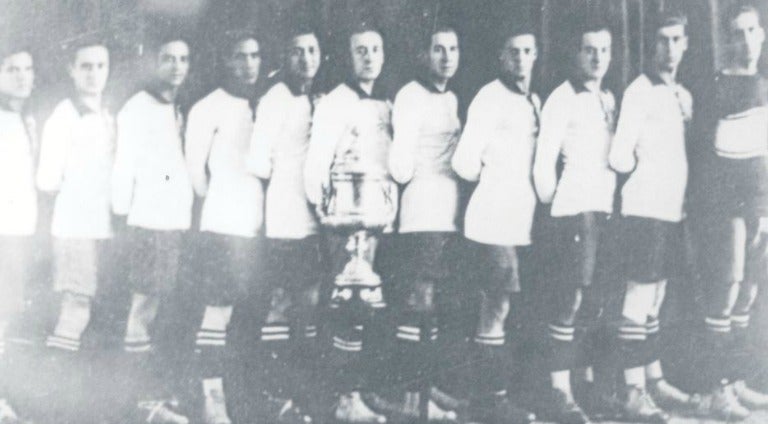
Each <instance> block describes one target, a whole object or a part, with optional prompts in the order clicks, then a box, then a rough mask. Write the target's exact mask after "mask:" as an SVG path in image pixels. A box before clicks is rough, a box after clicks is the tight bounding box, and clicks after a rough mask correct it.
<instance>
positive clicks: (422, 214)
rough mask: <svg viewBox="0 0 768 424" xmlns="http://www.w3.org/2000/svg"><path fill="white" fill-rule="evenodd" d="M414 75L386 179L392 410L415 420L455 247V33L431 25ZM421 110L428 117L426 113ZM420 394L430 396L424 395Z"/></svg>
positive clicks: (400, 99)
mask: <svg viewBox="0 0 768 424" xmlns="http://www.w3.org/2000/svg"><path fill="white" fill-rule="evenodd" d="M419 58H420V59H421V63H420V68H421V69H420V74H419V75H417V77H416V79H415V80H413V81H411V82H409V83H408V84H406V85H405V86H404V87H403V88H401V89H400V91H399V92H398V93H397V96H395V102H394V106H393V109H392V127H393V140H392V147H391V149H390V151H389V158H388V166H389V172H390V174H391V175H392V177H393V178H394V180H395V181H397V182H398V183H399V184H401V185H402V196H401V202H400V211H399V221H398V222H399V225H398V234H397V235H395V236H394V243H395V245H396V246H397V248H396V250H397V252H398V257H399V258H401V259H400V260H399V261H398V263H397V266H398V267H399V268H400V269H399V270H398V272H397V278H396V281H395V282H393V284H395V285H396V286H397V291H396V293H393V294H394V296H393V297H392V302H391V306H392V311H393V312H394V315H396V316H395V317H394V320H393V322H392V325H394V326H396V331H395V337H396V345H395V346H396V348H395V355H394V358H393V360H394V362H393V364H392V366H393V367H394V369H395V370H396V372H397V373H398V375H397V376H396V378H395V380H396V382H395V384H396V385H397V386H396V387H397V388H398V389H399V390H398V393H397V394H396V396H397V397H398V399H397V402H396V404H397V405H398V406H399V407H398V408H397V409H396V410H395V411H393V412H397V413H398V414H400V415H404V416H406V417H410V418H411V419H416V418H417V417H418V414H419V404H420V400H421V399H420V393H419V391H420V388H421V387H422V386H427V387H431V390H430V391H434V390H436V388H434V387H432V386H434V385H436V383H437V382H436V381H435V379H434V377H435V376H433V375H431V374H432V371H431V370H433V371H434V372H435V373H439V372H440V370H439V369H438V368H437V366H438V365H439V364H441V363H444V362H443V361H441V360H440V356H441V355H440V350H439V349H438V348H437V347H438V345H437V344H436V338H437V337H438V327H439V323H438V320H437V316H438V310H437V304H436V297H437V294H436V293H437V292H438V291H440V292H442V291H444V290H445V287H446V283H447V282H448V279H449V278H450V271H449V269H450V265H451V262H452V260H453V259H454V256H455V254H454V251H455V247H456V242H457V239H456V234H455V233H456V221H457V220H458V219H457V214H458V210H459V187H458V179H457V178H456V174H455V173H454V172H453V170H452V169H451V156H452V155H453V151H454V149H455V147H456V143H457V142H458V137H459V134H460V131H461V122H460V121H459V116H458V100H457V98H456V95H455V94H454V92H453V91H452V90H451V89H450V88H449V87H448V84H449V82H450V80H451V78H453V76H454V75H455V74H456V71H457V70H458V66H459V38H458V35H457V32H456V30H455V29H453V28H451V27H449V26H440V25H438V26H436V27H435V28H434V29H433V30H432V31H431V33H430V34H429V35H428V36H427V37H425V40H424V42H423V45H422V46H421V51H420V54H419ZM423 110H429V111H431V112H430V113H429V114H424V113H423V112H422V111H423ZM422 393H425V394H426V393H429V391H425V392H422ZM425 402H427V414H428V416H429V417H430V419H432V420H435V419H455V416H456V413H455V411H450V409H451V408H452V407H454V406H452V405H445V404H442V405H439V404H437V403H436V402H435V401H434V400H433V399H428V400H425Z"/></svg>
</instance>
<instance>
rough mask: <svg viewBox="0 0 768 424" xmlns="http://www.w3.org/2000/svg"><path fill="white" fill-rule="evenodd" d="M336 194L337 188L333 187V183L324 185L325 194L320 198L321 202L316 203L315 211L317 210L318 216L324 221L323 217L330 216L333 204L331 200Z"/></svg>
mask: <svg viewBox="0 0 768 424" xmlns="http://www.w3.org/2000/svg"><path fill="white" fill-rule="evenodd" d="M335 195H336V189H335V188H334V187H332V186H331V185H328V186H325V185H324V186H323V195H322V198H321V199H320V203H319V204H317V205H315V211H316V212H317V216H318V217H319V218H320V220H321V221H322V220H323V219H325V218H327V217H328V208H329V207H330V205H331V202H332V201H333V199H334V198H335Z"/></svg>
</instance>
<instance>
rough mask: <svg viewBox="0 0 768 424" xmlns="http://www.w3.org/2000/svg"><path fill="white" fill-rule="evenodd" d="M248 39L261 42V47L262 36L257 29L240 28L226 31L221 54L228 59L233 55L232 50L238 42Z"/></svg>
mask: <svg viewBox="0 0 768 424" xmlns="http://www.w3.org/2000/svg"><path fill="white" fill-rule="evenodd" d="M246 40H254V41H256V42H257V43H259V48H261V36H260V34H258V33H257V32H256V31H255V30H253V29H250V28H238V29H233V30H230V31H226V32H225V33H224V40H223V43H222V49H221V55H222V57H223V58H224V59H228V58H229V57H230V56H231V55H232V50H233V49H234V48H235V46H236V45H237V44H238V43H241V42H243V41H246Z"/></svg>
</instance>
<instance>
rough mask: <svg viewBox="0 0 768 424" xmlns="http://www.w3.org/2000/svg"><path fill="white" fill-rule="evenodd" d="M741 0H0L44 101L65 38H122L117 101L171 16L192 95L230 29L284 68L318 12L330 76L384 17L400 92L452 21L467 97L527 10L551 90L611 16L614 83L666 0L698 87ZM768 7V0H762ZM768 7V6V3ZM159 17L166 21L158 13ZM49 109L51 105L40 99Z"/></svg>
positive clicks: (639, 50)
mask: <svg viewBox="0 0 768 424" xmlns="http://www.w3.org/2000/svg"><path fill="white" fill-rule="evenodd" d="M733 3H735V1H734V0H250V1H248V0H215V1H214V0H184V1H178V0H58V1H55V2H52V1H48V0H0V5H2V6H3V7H1V8H0V10H3V17H2V18H1V19H2V20H3V21H4V24H3V30H2V31H5V32H10V33H12V34H14V35H19V34H24V35H26V36H27V39H28V40H29V41H30V42H31V43H32V44H33V45H34V46H35V47H36V48H37V53H38V54H37V67H38V71H39V72H38V75H39V79H38V82H39V84H38V86H39V88H40V89H39V90H38V92H37V98H38V100H40V102H41V104H42V105H44V106H47V105H48V104H49V103H51V102H54V101H56V99H57V98H59V97H61V96H62V95H64V93H65V89H66V87H67V83H68V81H67V78H66V76H65V73H64V72H63V70H64V62H63V56H64V55H63V50H62V45H66V43H67V42H68V41H70V40H72V39H76V38H77V37H78V36H80V35H81V34H87V33H97V34H101V35H103V36H104V37H105V38H107V39H108V40H109V41H110V42H111V43H112V46H113V62H114V65H113V78H112V83H111V85H110V90H111V93H112V94H113V97H114V103H116V106H117V105H119V104H120V103H121V102H122V101H123V100H124V99H125V97H126V96H127V95H128V94H130V92H132V91H134V90H135V89H136V88H137V86H138V85H139V84H140V83H141V77H140V76H141V75H142V72H140V71H137V69H138V68H137V65H138V63H139V62H140V61H139V53H140V51H141V48H140V45H141V44H142V43H144V42H145V41H147V40H148V39H151V37H153V34H156V33H157V32H158V31H157V28H158V27H160V26H168V25H169V24H170V25H173V26H176V27H177V28H178V29H180V30H181V31H183V32H184V33H185V34H186V35H188V37H189V38H190V39H191V41H192V42H193V48H194V52H193V54H194V60H195V62H194V64H193V65H194V66H193V71H192V76H191V79H190V84H188V87H187V98H188V100H189V101H192V100H194V99H195V98H197V97H199V96H201V95H203V94H204V93H205V92H206V91H208V90H210V89H211V88H212V87H213V86H214V85H215V84H216V77H217V76H216V66H215V65H214V64H215V58H216V52H217V51H218V50H217V47H218V46H219V45H220V41H221V35H222V33H223V32H224V31H226V30H227V29H231V28H238V27H251V28H254V29H256V30H258V31H259V32H260V33H261V35H262V37H263V40H264V43H263V44H264V46H263V49H264V50H265V52H266V53H267V55H266V59H268V60H267V62H266V64H265V65H266V67H267V68H269V69H272V70H273V69H276V68H277V67H278V65H279V59H278V57H277V54H276V51H275V50H276V49H275V46H276V44H277V42H278V40H279V36H280V33H281V30H282V29H284V28H285V27H286V26H287V25H290V24H291V23H293V22H295V21H297V20H305V21H310V23H312V24H314V25H315V26H316V27H317V28H319V30H320V31H321V34H322V37H323V40H322V42H323V49H324V52H325V54H324V56H325V61H324V65H323V69H322V71H321V72H322V80H323V81H324V82H325V84H328V85H331V84H333V83H334V82H337V81H338V80H340V79H341V78H343V76H344V75H345V73H346V62H345V61H344V59H343V58H344V56H343V55H344V53H345V50H344V49H346V44H345V43H346V40H345V39H344V38H345V33H346V30H347V29H348V28H349V26H350V24H351V23H352V22H355V21H356V20H361V19H362V20H365V21H367V22H372V23H375V24H376V25H378V26H379V27H381V28H382V29H383V31H384V33H385V38H386V48H385V49H386V54H387V65H386V68H385V73H384V76H383V82H384V83H385V84H386V85H387V86H388V87H389V88H390V90H392V91H393V92H394V91H395V90H396V89H397V88H398V87H399V86H400V85H402V84H403V83H404V82H406V81H407V80H408V79H409V78H411V77H412V76H413V75H414V73H416V72H417V71H418V69H417V67H416V65H415V63H416V54H417V52H418V49H419V46H420V42H421V40H423V37H424V35H423V34H424V32H426V31H428V30H429V29H430V27H432V26H434V25H435V23H436V22H447V23H449V24H452V25H454V26H455V27H456V28H457V29H458V30H459V31H460V32H461V37H462V38H461V42H462V47H463V50H462V63H461V67H460V71H459V74H458V75H457V77H456V79H455V81H454V86H455V90H456V91H457V93H458V94H459V95H460V97H461V98H462V100H463V102H464V103H465V104H466V102H468V101H469V100H471V97H472V95H474V93H475V92H476V91H477V89H478V88H479V87H480V86H482V85H483V84H484V83H486V82H487V81H489V80H490V79H492V78H493V77H494V76H495V73H496V64H497V55H496V46H497V44H498V42H497V39H498V37H497V34H498V33H499V32H500V31H501V30H503V29H504V27H506V26H509V25H515V24H516V23H519V22H522V21H525V22H527V23H533V24H534V26H535V27H536V28H537V29H538V30H539V32H540V35H541V36H540V40H539V42H540V48H541V51H540V58H539V63H538V66H537V70H536V72H535V82H534V84H535V87H536V89H537V90H538V91H539V92H540V93H541V94H542V95H544V96H546V95H547V94H548V93H549V91H551V90H552V89H553V88H554V87H555V86H556V85H557V84H559V82H560V81H562V80H563V79H564V78H565V77H566V76H567V74H568V72H569V67H570V64H571V57H572V53H573V36H571V29H572V28H573V24H574V22H576V21H577V20H579V19H583V18H584V17H585V16H587V15H594V16H602V17H604V18H606V19H607V20H608V21H609V22H610V23H611V25H612V26H613V31H614V37H615V38H614V52H613V53H614V59H613V65H612V67H611V70H610V73H609V75H608V78H607V84H608V86H609V87H610V88H612V89H613V90H614V91H615V92H616V94H617V95H620V94H621V91H622V90H623V88H624V87H625V86H626V85H627V84H628V82H629V81H631V80H632V78H634V77H635V76H636V75H637V74H638V73H639V72H641V70H642V69H643V66H644V65H645V63H646V62H647V60H646V59H645V56H646V55H645V53H644V52H645V51H646V50H647V47H648V42H647V40H646V37H647V32H648V31H646V27H647V26H648V25H649V24H650V22H652V19H653V18H654V16H655V15H656V14H657V13H658V12H659V11H660V10H662V9H665V8H674V9H678V10H682V11H684V12H685V13H686V14H687V15H688V17H689V22H690V25H689V33H690V50H689V52H688V55H687V57H686V58H685V61H684V63H683V66H682V69H681V78H682V80H683V81H684V82H685V83H687V84H688V85H689V86H691V87H693V88H694V89H695V86H696V82H697V81H698V80H699V78H698V77H699V76H701V75H709V74H711V73H712V72H713V71H714V69H715V68H716V67H717V66H718V64H719V63H721V61H722V58H723V57H724V55H725V54H726V49H725V47H724V43H723V41H722V39H721V38H722V36H721V34H722V32H723V31H722V29H721V23H720V20H721V15H722V14H723V13H724V12H725V11H726V10H727V9H728V8H729V7H730V6H731V4H733ZM756 4H757V5H758V7H759V8H760V9H761V11H763V12H768V0H759V1H757V2H756ZM766 16H767V17H766V19H768V14H766ZM159 24H162V25H159ZM43 108H44V109H45V107H43Z"/></svg>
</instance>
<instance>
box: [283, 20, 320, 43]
mask: <svg viewBox="0 0 768 424" xmlns="http://www.w3.org/2000/svg"><path fill="white" fill-rule="evenodd" d="M302 35H314V36H315V38H317V39H318V41H320V31H319V30H318V29H317V27H316V26H315V25H313V24H310V23H307V22H299V23H294V24H292V25H289V26H288V27H287V28H286V30H285V32H283V35H282V43H281V46H282V47H283V48H284V49H287V48H290V46H291V43H292V42H293V40H294V39H295V38H296V37H299V36H302Z"/></svg>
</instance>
